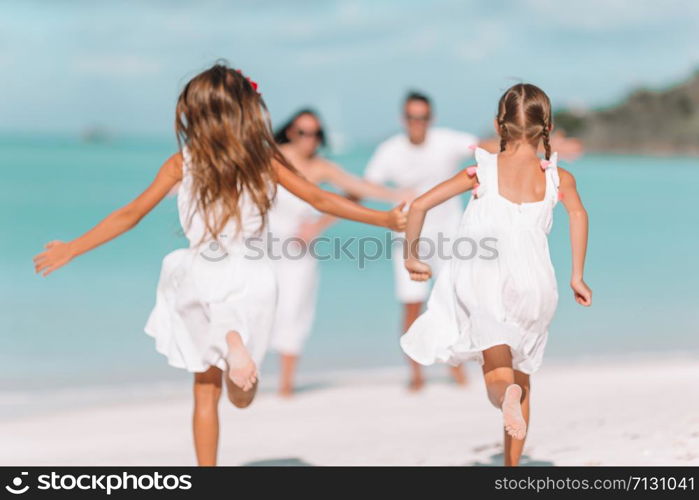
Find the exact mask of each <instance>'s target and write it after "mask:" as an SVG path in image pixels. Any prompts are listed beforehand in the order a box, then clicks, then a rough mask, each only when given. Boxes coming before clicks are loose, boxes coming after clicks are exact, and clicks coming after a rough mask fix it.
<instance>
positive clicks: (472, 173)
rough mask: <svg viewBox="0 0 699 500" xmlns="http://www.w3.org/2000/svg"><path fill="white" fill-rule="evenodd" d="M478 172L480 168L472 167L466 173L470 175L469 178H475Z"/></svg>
mask: <svg viewBox="0 0 699 500" xmlns="http://www.w3.org/2000/svg"><path fill="white" fill-rule="evenodd" d="M477 171H478V167H476V166H475V165H471V166H470V167H468V168H467V169H466V173H467V174H468V176H469V177H473V176H474V175H476V172H477Z"/></svg>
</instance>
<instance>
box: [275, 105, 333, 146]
mask: <svg viewBox="0 0 699 500" xmlns="http://www.w3.org/2000/svg"><path fill="white" fill-rule="evenodd" d="M303 115H310V116H312V117H313V118H315V119H316V121H317V122H318V130H319V134H318V138H319V139H320V145H321V146H323V147H324V146H326V145H327V139H326V137H325V129H324V128H323V122H322V121H321V120H320V116H319V115H318V113H317V112H316V111H315V110H314V109H311V108H303V109H300V110H298V111H297V112H296V113H294V114H293V115H291V118H289V119H288V120H287V121H286V122H284V124H283V125H282V126H280V127H279V128H277V131H276V132H275V133H274V140H275V141H276V142H277V144H286V143H288V142H291V141H290V139H289V135H288V132H289V129H290V128H291V127H292V126H293V125H294V122H295V121H296V120H298V119H299V118H300V117H302V116H303Z"/></svg>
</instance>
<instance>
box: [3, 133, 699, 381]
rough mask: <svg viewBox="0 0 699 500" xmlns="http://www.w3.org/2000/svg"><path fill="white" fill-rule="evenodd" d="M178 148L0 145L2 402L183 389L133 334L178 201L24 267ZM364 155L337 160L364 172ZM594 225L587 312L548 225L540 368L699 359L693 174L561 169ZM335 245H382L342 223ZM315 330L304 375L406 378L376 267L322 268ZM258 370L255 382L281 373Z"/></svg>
mask: <svg viewBox="0 0 699 500" xmlns="http://www.w3.org/2000/svg"><path fill="white" fill-rule="evenodd" d="M173 150H174V142H173V141H168V140H162V141H161V140H150V139H149V140H146V139H141V140H136V139H131V140H126V139H119V140H114V141H111V142H108V143H104V144H86V143H82V142H80V141H78V140H73V139H68V138H56V137H4V138H0V229H1V231H2V233H1V237H0V256H1V260H0V389H17V388H31V387H46V386H54V385H77V384H80V385H85V384H88V385H89V384H102V383H121V382H133V381H138V380H153V381H156V380H168V379H175V378H182V377H184V374H182V373H180V371H179V370H176V369H174V368H170V367H169V366H167V364H166V362H165V360H164V358H162V357H161V356H160V355H159V354H157V353H156V352H155V349H154V347H153V343H152V340H151V339H150V337H147V336H146V335H145V334H144V333H143V330H142V327H143V324H144V323H145V320H146V318H147V316H148V313H149V311H150V308H151V307H152V305H153V300H154V294H155V286H156V282H157V278H158V272H159V267H160V262H161V259H162V257H163V256H164V255H165V254H166V253H167V252H169V251H171V250H172V249H175V248H177V247H180V246H183V245H184V243H185V241H184V239H183V237H182V235H181V234H180V231H179V226H178V221H177V216H176V209H175V200H174V199H172V198H170V199H167V200H165V201H164V202H163V203H162V204H161V206H159V207H157V209H156V210H155V211H154V212H153V213H152V214H150V215H149V216H148V217H147V218H146V219H145V220H144V221H142V223H141V224H140V225H139V226H138V227H137V228H135V229H134V230H133V231H131V232H129V233H127V234H126V235H124V236H122V237H121V238H120V239H118V240H116V241H114V242H111V243H109V244H107V245H105V246H103V247H102V248H99V249H98V250H96V251H94V252H92V253H91V254H88V255H85V256H83V257H81V258H79V259H77V260H75V261H74V262H73V263H71V264H70V265H69V266H68V267H66V268H64V269H61V270H59V271H58V272H56V273H54V274H53V275H51V276H50V277H49V278H47V279H42V278H40V277H37V276H35V275H34V274H33V268H32V260H31V259H32V256H33V255H34V254H36V253H38V252H39V251H40V250H41V248H42V245H43V244H44V243H46V242H47V241H49V240H52V239H66V240H67V239H71V238H73V237H75V236H77V235H78V234H79V233H81V232H83V231H85V230H86V229H88V228H90V227H91V226H92V225H94V224H95V223H96V222H97V221H98V220H99V219H100V218H101V217H103V216H105V215H106V214H107V213H109V212H110V211H111V210H113V209H115V208H117V207H119V206H120V205H121V204H123V203H125V202H127V201H129V200H130V199H131V198H132V197H134V196H135V195H136V194H138V193H139V191H140V190H141V189H142V188H144V187H145V186H146V185H147V184H148V183H149V182H150V180H151V178H152V176H153V175H154V174H155V172H156V171H157V169H158V167H159V165H160V163H161V162H162V160H164V159H165V158H166V157H167V155H169V154H170V153H171V152H172V151H173ZM371 151H372V145H368V146H366V147H361V148H356V149H354V150H352V151H350V152H348V153H346V154H342V155H335V156H333V158H334V159H335V160H336V161H338V162H339V163H341V164H342V165H343V166H344V167H345V168H347V169H348V170H351V171H353V172H356V173H360V172H361V171H362V170H363V168H364V165H365V164H366V161H367V159H368V157H369V155H370V154H371ZM564 166H566V167H567V168H569V169H570V170H571V171H572V172H573V173H574V175H575V176H576V178H577V180H578V186H579V190H580V192H581V194H582V196H583V200H584V202H585V204H586V206H587V208H588V211H589V214H590V220H591V233H590V249H589V256H588V264H587V272H586V280H587V282H588V283H589V284H590V286H591V287H592V288H593V290H594V304H593V306H592V307H591V308H590V309H585V308H582V307H580V306H578V305H577V304H575V303H574V301H573V299H572V295H571V294H570V293H569V292H568V290H569V288H568V284H567V282H568V275H569V269H570V251H569V248H568V231H567V218H566V214H565V211H564V210H563V208H562V207H560V206H559V207H558V208H557V211H556V217H555V223H554V229H553V232H552V234H551V252H552V256H553V260H554V264H555V266H556V270H557V275H558V282H559V290H560V305H559V309H558V312H557V315H556V318H555V320H554V323H553V325H552V327H551V334H550V340H549V345H548V348H547V357H549V358H551V359H559V360H561V359H566V358H572V357H579V356H607V355H612V356H613V355H618V354H626V353H629V354H635V353H646V354H650V355H652V354H653V353H666V352H667V353H669V352H678V351H679V352H681V351H697V350H699V326H698V325H699V288H698V287H697V278H699V272H697V266H696V263H695V262H694V259H695V258H696V256H697V254H698V251H699V231H697V208H696V200H697V188H698V187H699V160H698V159H696V158H654V157H632V156H602V155H587V156H584V157H583V158H582V159H580V160H578V161H576V162H574V163H572V164H568V165H564ZM329 233H330V235H335V236H341V237H348V236H352V235H355V236H361V235H373V236H377V237H379V238H381V237H383V235H384V234H385V232H384V231H383V230H382V229H378V228H372V227H367V226H363V225H360V224H356V223H351V222H341V223H339V224H337V225H336V226H334V227H333V228H332V229H331V230H330V231H329ZM321 266H322V267H321V271H322V277H321V293H320V298H319V304H318V316H317V320H316V323H315V327H314V331H313V335H312V337H311V339H310V341H309V343H308V346H307V349H306V352H305V355H304V358H303V362H302V366H301V369H302V370H303V371H305V372H306V373H308V372H312V371H317V370H329V369H333V370H334V369H349V368H363V367H376V366H386V365H400V364H401V363H403V360H402V356H401V353H400V350H399V346H398V342H397V338H398V333H399V314H400V309H399V306H398V304H397V303H396V301H395V299H394V297H393V279H392V270H391V264H390V262H389V261H387V260H386V259H380V260H377V261H373V262H369V263H367V265H366V267H365V268H364V269H362V270H360V269H358V266H357V264H356V262H353V261H351V260H349V259H346V258H345V259H340V260H330V261H325V262H323V263H322V264H321ZM274 361H276V360H275V359H274V356H271V355H270V356H268V359H267V362H266V364H265V367H264V369H263V373H265V372H267V373H269V372H273V371H275V369H276V364H275V363H274Z"/></svg>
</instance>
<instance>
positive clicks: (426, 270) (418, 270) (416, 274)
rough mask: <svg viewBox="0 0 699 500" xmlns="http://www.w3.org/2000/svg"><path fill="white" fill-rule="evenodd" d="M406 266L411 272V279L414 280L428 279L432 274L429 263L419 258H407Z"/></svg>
mask: <svg viewBox="0 0 699 500" xmlns="http://www.w3.org/2000/svg"><path fill="white" fill-rule="evenodd" d="M405 268H406V269H407V270H408V272H409V273H410V279H411V280H413V281H427V280H428V279H430V277H431V276H432V269H431V268H430V266H429V264H425V263H424V262H422V261H420V260H417V259H408V260H406V261H405Z"/></svg>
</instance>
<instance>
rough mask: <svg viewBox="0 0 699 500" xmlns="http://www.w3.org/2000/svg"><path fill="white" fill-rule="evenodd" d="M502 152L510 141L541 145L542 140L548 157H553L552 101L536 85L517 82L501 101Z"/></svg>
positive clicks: (499, 107)
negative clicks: (551, 133) (551, 140)
mask: <svg viewBox="0 0 699 500" xmlns="http://www.w3.org/2000/svg"><path fill="white" fill-rule="evenodd" d="M497 122H498V128H499V132H500V151H505V148H506V147H507V143H508V142H511V141H517V140H525V141H527V142H529V143H530V144H531V145H532V146H534V147H538V146H539V141H543V143H544V150H545V152H546V159H547V160H548V159H549V158H550V157H551V144H550V139H549V133H550V132H551V124H552V118H551V101H550V99H549V97H548V96H547V95H546V93H545V92H544V91H543V90H541V89H540V88H539V87H537V86H536V85H532V84H530V83H518V84H517V85H513V86H512V87H510V88H509V89H507V90H506V91H505V93H504V94H503V95H502V97H501V98H500V102H499V103H498V115H497Z"/></svg>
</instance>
